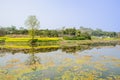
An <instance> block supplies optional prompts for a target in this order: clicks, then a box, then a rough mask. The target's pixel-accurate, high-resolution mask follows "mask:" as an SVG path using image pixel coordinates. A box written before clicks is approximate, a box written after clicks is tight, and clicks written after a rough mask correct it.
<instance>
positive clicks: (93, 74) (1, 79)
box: [0, 45, 120, 80]
mask: <svg viewBox="0 0 120 80" xmlns="http://www.w3.org/2000/svg"><path fill="white" fill-rule="evenodd" d="M0 80H120V45H114V46H102V47H100V46H99V47H89V46H87V47H86V48H85V47H84V48H81V47H63V48H60V49H59V48H51V49H42V50H36V49H35V48H34V47H31V49H30V50H29V51H26V52H25V51H10V50H6V51H4V50H0Z"/></svg>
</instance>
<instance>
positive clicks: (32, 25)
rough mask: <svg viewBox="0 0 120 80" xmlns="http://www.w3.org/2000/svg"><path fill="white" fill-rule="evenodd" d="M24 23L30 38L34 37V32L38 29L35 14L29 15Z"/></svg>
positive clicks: (38, 23)
mask: <svg viewBox="0 0 120 80" xmlns="http://www.w3.org/2000/svg"><path fill="white" fill-rule="evenodd" d="M25 25H26V26H28V29H29V34H30V36H31V38H32V40H33V39H34V37H35V32H36V30H37V29H38V27H39V25H40V22H39V21H38V19H37V18H36V16H34V15H31V16H29V17H28V19H27V20H26V22H25Z"/></svg>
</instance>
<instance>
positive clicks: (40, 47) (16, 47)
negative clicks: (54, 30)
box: [1, 45, 60, 49]
mask: <svg viewBox="0 0 120 80" xmlns="http://www.w3.org/2000/svg"><path fill="white" fill-rule="evenodd" d="M1 47H3V48H11V49H31V48H32V47H30V46H16V45H11V46H10V45H5V46H1ZM59 47H60V46H58V45H51V46H37V47H34V48H35V49H45V48H59Z"/></svg>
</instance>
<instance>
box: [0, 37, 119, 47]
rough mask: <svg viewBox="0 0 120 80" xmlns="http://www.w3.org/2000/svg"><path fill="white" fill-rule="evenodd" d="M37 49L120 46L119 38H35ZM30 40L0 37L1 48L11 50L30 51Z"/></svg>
mask: <svg viewBox="0 0 120 80" xmlns="http://www.w3.org/2000/svg"><path fill="white" fill-rule="evenodd" d="M36 39H37V46H38V47H36V48H37V49H38V48H50V47H64V46H79V45H102V44H104V45H105V44H106V45H107V44H113V45H114V44H115V45H116V44H120V38H103V39H92V40H64V39H62V38H57V37H54V38H49V37H44V38H36ZM30 40H31V38H10V37H0V43H4V46H3V45H1V46H0V47H1V48H13V49H30V48H31V47H30V46H29V41H30Z"/></svg>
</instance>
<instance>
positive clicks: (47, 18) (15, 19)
mask: <svg viewBox="0 0 120 80" xmlns="http://www.w3.org/2000/svg"><path fill="white" fill-rule="evenodd" d="M29 15H36V16H37V18H38V19H39V21H40V28H41V29H43V28H48V29H61V28H62V27H63V26H65V27H76V28H79V27H80V26H84V27H90V28H92V29H96V28H100V29H102V30H105V31H117V32H118V31H119V32H120V0H0V25H1V26H11V25H15V26H17V27H21V26H22V27H25V25H24V22H25V20H26V19H27V17H28V16H29Z"/></svg>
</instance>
